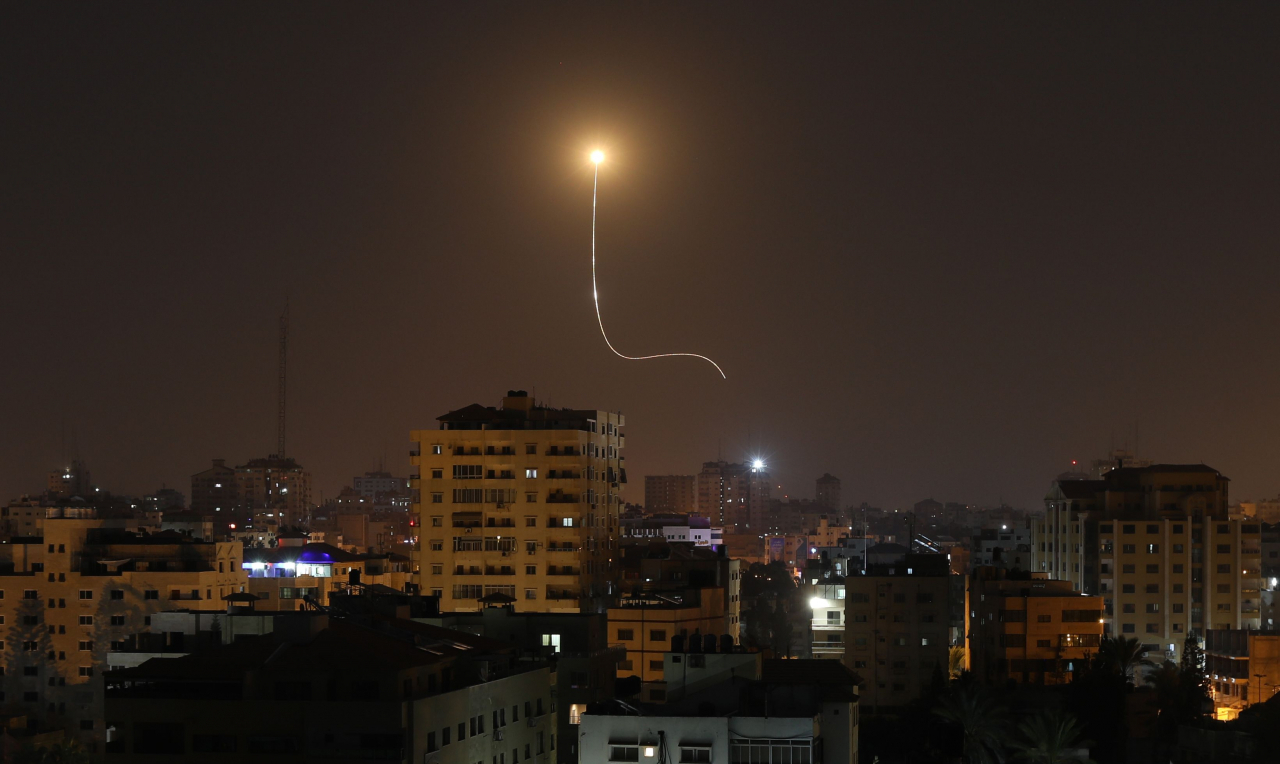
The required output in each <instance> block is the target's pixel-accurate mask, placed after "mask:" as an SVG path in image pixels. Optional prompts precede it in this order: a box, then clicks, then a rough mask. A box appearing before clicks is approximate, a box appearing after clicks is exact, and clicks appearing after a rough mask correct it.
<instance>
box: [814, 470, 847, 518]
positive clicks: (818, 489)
mask: <svg viewBox="0 0 1280 764" xmlns="http://www.w3.org/2000/svg"><path fill="white" fill-rule="evenodd" d="M813 500H814V502H815V503H817V504H821V505H822V506H824V507H826V508H827V509H828V510H830V511H831V512H833V513H838V512H840V511H841V510H842V509H844V507H843V506H841V504H840V478H838V477H836V476H835V475H832V474H831V473H830V472H824V473H822V477H820V478H818V479H817V481H816V482H815V484H814V493H813Z"/></svg>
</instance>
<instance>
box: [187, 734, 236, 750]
mask: <svg viewBox="0 0 1280 764" xmlns="http://www.w3.org/2000/svg"><path fill="white" fill-rule="evenodd" d="M235 750H236V736H235V735H192V736H191V752H192V753H234V752H235Z"/></svg>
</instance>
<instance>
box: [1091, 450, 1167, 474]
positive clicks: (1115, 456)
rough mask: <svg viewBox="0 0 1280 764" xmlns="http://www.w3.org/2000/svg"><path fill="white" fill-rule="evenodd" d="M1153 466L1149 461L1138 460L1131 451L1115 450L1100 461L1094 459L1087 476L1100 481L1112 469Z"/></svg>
mask: <svg viewBox="0 0 1280 764" xmlns="http://www.w3.org/2000/svg"><path fill="white" fill-rule="evenodd" d="M1154 464H1155V462H1153V461H1151V460H1150V459H1139V458H1138V457H1137V456H1136V455H1135V454H1134V453H1133V452H1132V451H1129V450H1126V449H1123V448H1117V449H1114V450H1112V451H1111V453H1109V454H1107V455H1106V457H1104V458H1102V459H1094V460H1093V462H1092V464H1091V465H1090V471H1089V472H1090V474H1089V476H1090V477H1091V478H1092V479H1094V480H1101V479H1102V476H1103V475H1106V474H1107V473H1108V472H1110V471H1111V470H1114V469H1120V468H1128V469H1143V468H1145V467H1150V466H1152V465H1154Z"/></svg>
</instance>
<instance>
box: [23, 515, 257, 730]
mask: <svg viewBox="0 0 1280 764" xmlns="http://www.w3.org/2000/svg"><path fill="white" fill-rule="evenodd" d="M111 523H112V521H106V520H97V519H76V518H48V519H46V520H44V522H43V523H42V524H41V527H40V529H39V530H40V533H41V535H40V536H27V537H14V538H11V539H10V540H9V541H8V543H5V544H0V623H3V624H5V626H6V628H5V631H4V639H3V640H0V650H3V652H4V666H5V671H4V676H3V680H2V681H3V685H2V687H3V691H2V692H0V700H3V702H5V703H6V704H13V705H20V706H21V707H23V708H24V709H25V710H26V712H27V713H28V715H29V716H31V717H32V718H39V719H61V720H66V722H67V723H68V724H70V725H71V729H72V732H74V733H76V734H78V735H79V737H80V739H81V740H82V741H83V742H85V743H86V744H87V745H88V746H89V747H91V748H92V747H94V746H97V747H98V749H99V750H100V748H101V746H100V744H101V742H102V741H103V740H104V736H105V730H104V728H103V721H102V720H103V716H102V707H101V694H100V693H97V692H95V685H94V682H95V681H96V680H95V677H97V676H98V675H99V674H100V673H101V671H102V669H103V667H104V666H105V665H106V655H107V652H108V651H109V650H111V649H112V648H113V647H115V646H118V645H120V644H123V643H124V642H125V641H127V640H128V639H130V638H131V637H132V636H133V635H134V634H136V633H138V632H140V631H143V630H144V629H145V627H146V624H147V622H148V620H149V618H150V616H151V615H152V614H153V613H156V612H158V611H160V610H162V609H165V608H170V607H174V606H180V607H186V608H190V609H196V610H200V609H209V610H216V609H222V608H224V607H225V602H224V601H223V598H224V597H226V596H228V595H231V594H235V593H238V592H242V591H243V589H244V585H245V580H246V579H245V575H244V572H243V570H242V569H241V567H240V565H241V562H240V555H241V548H240V545H239V544H236V543H229V542H221V543H213V542H203V541H196V540H193V539H191V538H188V537H185V536H182V535H181V534H177V533H172V532H166V533H159V534H150V535H142V534H135V533H131V532H129V531H127V530H124V529H122V528H118V527H108V526H109V525H110V524H111Z"/></svg>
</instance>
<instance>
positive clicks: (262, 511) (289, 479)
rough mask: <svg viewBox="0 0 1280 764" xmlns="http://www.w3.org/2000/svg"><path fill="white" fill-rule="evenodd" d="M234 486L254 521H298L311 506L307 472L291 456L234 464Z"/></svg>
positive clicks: (282, 523)
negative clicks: (235, 465)
mask: <svg viewBox="0 0 1280 764" xmlns="http://www.w3.org/2000/svg"><path fill="white" fill-rule="evenodd" d="M236 488H237V491H238V492H239V494H240V500H241V502H243V504H244V505H245V508H246V510H247V511H249V512H252V513H253V515H254V519H255V525H257V524H260V523H261V522H262V519H263V518H264V517H265V518H266V524H267V525H269V526H275V527H277V528H279V527H283V526H286V525H295V526H296V525H299V524H301V523H303V522H305V521H306V519H307V514H308V512H309V510H310V509H311V473H310V472H308V471H306V470H305V469H303V468H302V467H301V466H300V465H299V464H298V463H297V462H296V461H294V460H293V459H292V458H291V457H283V458H282V457H278V456H269V457H267V458H266V459H250V460H249V461H248V463H246V464H242V465H240V466H238V467H236Z"/></svg>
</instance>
